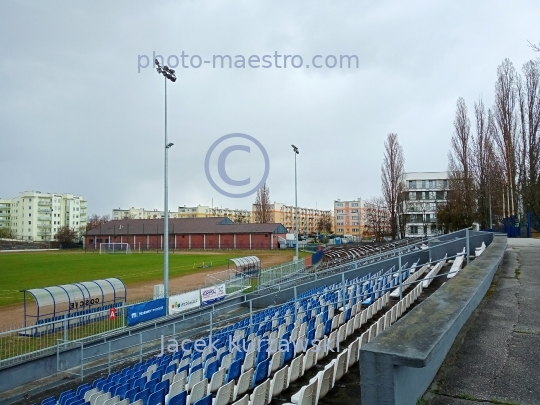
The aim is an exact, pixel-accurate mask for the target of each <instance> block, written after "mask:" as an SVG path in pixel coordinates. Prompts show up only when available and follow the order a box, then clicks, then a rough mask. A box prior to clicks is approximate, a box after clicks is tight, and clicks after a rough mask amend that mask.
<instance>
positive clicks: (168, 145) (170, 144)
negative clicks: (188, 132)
mask: <svg viewBox="0 0 540 405" xmlns="http://www.w3.org/2000/svg"><path fill="white" fill-rule="evenodd" d="M173 145H174V143H172V142H169V143H168V144H167V146H165V147H166V148H167V149H169V148H170V147H171V146H173Z"/></svg>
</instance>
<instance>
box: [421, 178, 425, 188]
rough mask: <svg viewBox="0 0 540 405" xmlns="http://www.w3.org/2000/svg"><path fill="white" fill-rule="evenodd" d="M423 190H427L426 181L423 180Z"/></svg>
mask: <svg viewBox="0 0 540 405" xmlns="http://www.w3.org/2000/svg"><path fill="white" fill-rule="evenodd" d="M422 188H426V181H425V180H422Z"/></svg>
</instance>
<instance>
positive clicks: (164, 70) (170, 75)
mask: <svg viewBox="0 0 540 405" xmlns="http://www.w3.org/2000/svg"><path fill="white" fill-rule="evenodd" d="M155 64H156V66H157V68H156V70H157V72H158V74H161V75H163V76H164V78H165V144H164V145H165V164H164V166H165V168H164V170H165V175H164V177H165V184H164V204H163V205H164V209H163V287H164V290H165V291H164V295H165V298H168V297H169V149H170V148H171V146H173V145H174V144H173V143H171V142H169V141H168V139H167V80H170V81H171V82H173V83H174V82H175V81H176V75H175V73H174V70H173V69H171V68H169V67H168V66H167V65H163V66H161V65H160V64H159V61H158V60H157V59H156V60H155Z"/></svg>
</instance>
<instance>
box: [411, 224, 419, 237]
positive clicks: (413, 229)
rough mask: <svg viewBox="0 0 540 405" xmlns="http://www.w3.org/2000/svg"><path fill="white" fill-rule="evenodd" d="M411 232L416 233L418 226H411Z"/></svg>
mask: <svg viewBox="0 0 540 405" xmlns="http://www.w3.org/2000/svg"><path fill="white" fill-rule="evenodd" d="M411 234H413V235H418V227H417V226H414V225H413V226H411Z"/></svg>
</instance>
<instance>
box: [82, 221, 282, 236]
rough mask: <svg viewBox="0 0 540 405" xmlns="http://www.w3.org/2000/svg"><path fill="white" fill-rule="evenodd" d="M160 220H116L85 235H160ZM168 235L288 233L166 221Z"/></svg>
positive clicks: (270, 227) (274, 227) (277, 228)
mask: <svg viewBox="0 0 540 405" xmlns="http://www.w3.org/2000/svg"><path fill="white" fill-rule="evenodd" d="M163 225H164V224H163V218H158V219H119V220H113V221H109V222H106V223H104V224H103V225H100V226H98V227H96V228H94V229H91V230H89V231H88V232H87V233H86V235H88V236H92V235H159V234H163ZM169 233H170V234H182V233H185V234H188V233H190V234H218V233H221V234H225V233H287V229H285V227H284V226H283V225H282V224H274V223H272V224H236V223H234V222H232V221H231V220H230V219H229V218H227V217H210V218H169Z"/></svg>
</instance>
